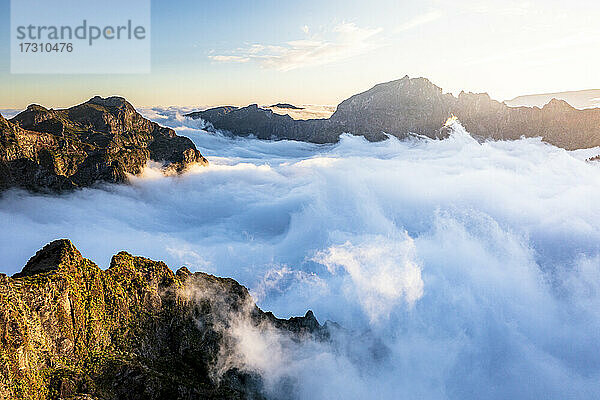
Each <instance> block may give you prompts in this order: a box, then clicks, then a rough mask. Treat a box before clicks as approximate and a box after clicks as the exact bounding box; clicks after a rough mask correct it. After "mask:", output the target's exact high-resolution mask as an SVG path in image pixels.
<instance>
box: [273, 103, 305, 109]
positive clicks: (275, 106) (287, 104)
mask: <svg viewBox="0 0 600 400" xmlns="http://www.w3.org/2000/svg"><path fill="white" fill-rule="evenodd" d="M269 107H270V108H287V109H290V110H304V107H298V106H295V105H293V104H290V103H277V104H273V105H271V106H269Z"/></svg>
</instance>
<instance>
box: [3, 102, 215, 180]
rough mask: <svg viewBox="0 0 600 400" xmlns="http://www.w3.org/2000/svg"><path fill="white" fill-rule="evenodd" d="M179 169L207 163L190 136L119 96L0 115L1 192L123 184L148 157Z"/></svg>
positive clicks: (142, 165)
mask: <svg viewBox="0 0 600 400" xmlns="http://www.w3.org/2000/svg"><path fill="white" fill-rule="evenodd" d="M150 160H152V161H157V162H162V163H163V164H164V166H165V169H168V170H174V171H177V172H181V171H183V170H184V169H185V168H186V167H187V166H189V165H191V164H193V163H199V164H206V163H207V161H206V159H205V158H204V157H202V155H201V154H200V152H199V151H198V150H197V149H196V147H195V146H194V144H193V143H192V141H191V140H190V139H188V138H185V137H181V136H177V135H176V134H175V131H173V130H172V129H169V128H164V127H161V126H159V125H158V124H156V123H154V122H151V121H149V120H147V119H145V118H144V117H142V116H141V115H140V114H139V113H138V112H137V111H135V109H134V108H133V106H132V105H131V104H129V103H128V102H127V101H126V100H125V99H123V98H121V97H109V98H101V97H98V96H96V97H94V98H92V99H91V100H89V101H87V102H86V103H83V104H80V105H78V106H74V107H71V108H68V109H65V110H52V109H46V108H44V107H42V106H39V105H30V106H29V107H27V109H26V110H25V111H23V112H21V113H20V114H18V115H17V116H15V117H14V118H12V119H11V120H10V121H7V120H6V119H4V118H2V117H0V190H2V189H7V188H10V187H20V188H25V189H28V190H34V191H36V190H50V191H63V190H69V189H73V188H77V187H84V186H90V185H93V184H94V183H96V182H112V183H121V182H126V181H127V174H133V175H136V174H139V173H140V172H141V171H142V170H143V168H144V166H145V165H146V163H147V162H148V161H150Z"/></svg>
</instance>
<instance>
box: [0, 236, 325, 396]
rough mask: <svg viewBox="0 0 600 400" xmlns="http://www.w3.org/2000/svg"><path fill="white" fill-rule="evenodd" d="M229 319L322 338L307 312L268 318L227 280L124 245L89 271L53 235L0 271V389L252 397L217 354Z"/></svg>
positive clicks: (250, 383)
mask: <svg viewBox="0 0 600 400" xmlns="http://www.w3.org/2000/svg"><path fill="white" fill-rule="evenodd" d="M239 321H247V323H248V324H250V325H251V326H253V327H254V328H255V329H259V330H260V329H263V328H264V329H276V330H277V331H278V332H280V333H281V334H284V335H288V336H289V337H290V338H291V339H292V340H295V341H300V340H304V339H307V338H311V339H314V340H327V337H328V331H327V328H326V327H324V326H321V325H320V324H319V323H318V322H317V320H316V319H315V317H314V315H313V314H312V312H310V311H309V312H307V314H306V316H304V317H297V318H291V319H289V320H282V319H278V318H275V317H274V316H273V314H271V313H265V312H263V311H262V310H260V309H259V308H258V307H257V306H256V305H255V304H254V302H253V301H252V299H251V297H250V295H249V294H248V291H247V289H246V288H245V287H243V286H241V285H240V284H238V283H237V282H236V281H234V280H233V279H226V278H218V277H215V276H212V275H208V274H205V273H200V272H196V273H191V272H190V271H189V270H187V268H185V267H183V268H181V269H179V270H178V271H177V272H176V273H173V272H172V271H171V269H169V267H167V266H166V265H165V264H164V263H162V262H159V261H152V260H150V259H147V258H143V257H135V256H132V255H130V254H128V253H126V252H120V253H118V254H117V255H115V256H113V258H112V261H111V263H110V268H108V269H107V270H101V269H100V268H99V267H98V266H97V265H96V264H94V263H93V262H92V261H90V260H88V259H86V258H84V257H83V256H82V255H81V254H80V252H79V251H78V250H77V249H76V248H75V246H73V244H72V243H71V242H70V241H69V240H57V241H54V242H52V243H50V244H48V245H46V246H45V247H44V248H43V249H42V250H40V251H38V252H37V253H36V255H35V256H33V257H32V258H31V259H30V260H29V262H28V263H27V264H26V265H25V267H24V268H23V270H22V271H21V272H20V273H18V274H15V275H14V276H13V277H8V276H6V275H4V274H0V398H2V399H4V398H6V399H59V398H60V399H65V398H71V399H84V398H85V399H224V398H227V399H262V398H264V395H263V392H262V380H261V377H260V376H259V375H258V374H256V373H255V372H252V371H247V370H244V369H243V368H241V367H240V366H239V365H232V364H230V363H229V364H228V363H226V362H223V360H226V359H228V356H229V353H232V352H234V351H235V340H236V339H235V337H234V336H232V335H231V333H230V332H231V326H232V325H233V324H235V323H237V322H239Z"/></svg>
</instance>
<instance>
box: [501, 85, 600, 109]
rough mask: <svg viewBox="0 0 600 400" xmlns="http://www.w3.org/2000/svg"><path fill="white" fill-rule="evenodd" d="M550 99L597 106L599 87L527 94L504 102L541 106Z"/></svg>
mask: <svg viewBox="0 0 600 400" xmlns="http://www.w3.org/2000/svg"><path fill="white" fill-rule="evenodd" d="M552 99H558V100H564V101H566V102H567V103H569V104H570V105H571V106H573V107H575V108H579V109H585V108H597V107H600V89H589V90H575V91H570V92H555V93H542V94H529V95H525V96H518V97H515V98H514V99H512V100H506V101H505V102H504V103H506V105H507V106H510V107H523V106H524V107H543V106H544V105H545V104H547V103H548V102H550V100H552Z"/></svg>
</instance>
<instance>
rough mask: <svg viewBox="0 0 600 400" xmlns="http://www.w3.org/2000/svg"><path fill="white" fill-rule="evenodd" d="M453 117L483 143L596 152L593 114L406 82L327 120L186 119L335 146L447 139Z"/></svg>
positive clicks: (226, 115) (597, 112)
mask: <svg viewBox="0 0 600 400" xmlns="http://www.w3.org/2000/svg"><path fill="white" fill-rule="evenodd" d="M452 115H455V116H457V117H458V119H459V120H460V122H461V123H462V124H463V125H464V126H465V128H466V129H467V131H469V133H471V134H472V135H474V136H476V137H479V138H482V139H496V140H505V139H518V138H520V137H522V136H525V137H541V138H542V139H543V140H544V141H546V142H548V143H550V144H553V145H555V146H558V147H562V148H565V149H568V150H573V149H579V148H588V147H594V146H600V109H586V110H577V109H575V108H573V107H571V106H570V105H569V104H568V103H566V102H564V101H561V100H556V99H554V100H552V101H550V103H548V104H547V105H545V106H544V107H543V108H538V107H508V106H507V105H506V104H504V103H500V102H498V101H495V100H492V99H491V98H490V96H489V95H488V94H486V93H465V92H461V93H460V95H459V96H458V97H455V96H453V95H452V94H450V93H443V92H442V89H441V88H439V87H437V86H435V85H434V84H432V83H431V82H430V81H429V80H427V79H425V78H414V79H411V78H409V77H408V76H405V77H404V78H402V79H399V80H395V81H391V82H387V83H381V84H378V85H375V86H374V87H373V88H371V89H369V90H367V91H366V92H363V93H359V94H356V95H354V96H352V97H350V98H349V99H347V100H344V101H343V102H341V103H340V104H339V105H338V107H337V110H336V111H335V113H334V114H333V115H332V116H331V117H330V118H329V119H315V120H304V121H297V120H293V119H292V118H290V117H289V116H287V115H277V114H275V115H273V113H272V112H271V111H270V110H265V109H262V108H259V107H257V106H256V105H251V106H248V107H244V108H241V109H238V108H227V112H224V111H223V108H219V109H211V110H206V111H200V112H195V113H191V114H189V115H188V116H189V117H191V118H202V119H204V120H205V121H207V122H210V123H211V124H212V125H213V126H214V128H215V129H220V130H226V131H230V132H231V133H233V134H234V135H243V136H244V135H249V134H254V135H255V136H256V137H258V138H260V139H273V138H275V139H292V140H302V141H308V142H314V143H334V142H336V141H337V140H339V136H340V134H342V133H344V132H348V133H352V134H355V135H362V136H364V137H365V138H367V139H368V140H371V141H377V140H384V139H385V138H386V137H387V136H386V134H387V135H393V136H396V137H398V138H404V137H407V136H409V135H413V134H417V135H424V136H427V137H430V138H439V137H444V136H445V135H446V134H447V132H446V131H445V130H443V129H442V128H443V126H444V123H445V121H446V120H447V119H448V118H449V117H451V116H452Z"/></svg>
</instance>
